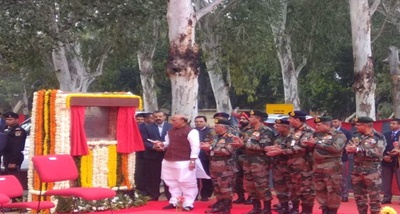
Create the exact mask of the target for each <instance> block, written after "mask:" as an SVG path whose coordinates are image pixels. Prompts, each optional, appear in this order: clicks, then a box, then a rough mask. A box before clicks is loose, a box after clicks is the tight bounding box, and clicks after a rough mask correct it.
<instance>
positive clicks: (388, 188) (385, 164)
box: [382, 118, 400, 204]
mask: <svg viewBox="0 0 400 214" xmlns="http://www.w3.org/2000/svg"><path fill="white" fill-rule="evenodd" d="M390 130H391V131H389V132H385V133H384V135H385V138H386V142H387V144H386V147H385V151H384V152H383V160H382V193H383V200H382V204H390V203H392V179H393V175H395V178H396V180H397V186H398V188H399V189H400V169H399V166H398V160H397V158H398V155H399V154H398V152H393V151H392V150H393V149H394V146H393V142H398V141H399V135H400V119H399V118H395V119H392V121H390Z"/></svg>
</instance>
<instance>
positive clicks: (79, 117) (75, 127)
mask: <svg viewBox="0 0 400 214" xmlns="http://www.w3.org/2000/svg"><path fill="white" fill-rule="evenodd" d="M84 124H85V107H83V106H72V107H71V155H72V156H82V155H87V154H89V148H88V145H87V139H86V133H85V127H84Z"/></svg>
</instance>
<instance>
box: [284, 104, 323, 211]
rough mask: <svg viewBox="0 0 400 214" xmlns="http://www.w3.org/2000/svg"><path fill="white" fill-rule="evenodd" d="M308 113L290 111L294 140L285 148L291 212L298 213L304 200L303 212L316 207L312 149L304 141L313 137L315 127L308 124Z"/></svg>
mask: <svg viewBox="0 0 400 214" xmlns="http://www.w3.org/2000/svg"><path fill="white" fill-rule="evenodd" d="M306 116H307V114H306V113H304V112H302V111H292V112H289V119H288V120H289V123H290V125H291V126H292V142H291V143H290V146H289V147H288V148H286V149H284V150H283V154H287V155H288V157H289V159H288V166H289V170H290V172H291V173H290V177H291V185H292V191H291V194H290V199H291V201H292V203H293V208H292V210H291V213H293V214H296V213H298V210H299V204H300V200H301V202H302V204H301V206H302V212H301V213H302V214H311V213H312V210H313V207H314V199H315V190H314V185H313V184H312V174H313V172H312V165H313V162H312V149H310V148H309V147H308V146H307V145H306V144H303V143H302V141H305V140H307V139H309V138H312V137H313V135H314V132H315V131H314V129H312V128H311V127H309V126H307V125H306V124H305V122H306Z"/></svg>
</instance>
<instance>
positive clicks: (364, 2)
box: [349, 0, 381, 119]
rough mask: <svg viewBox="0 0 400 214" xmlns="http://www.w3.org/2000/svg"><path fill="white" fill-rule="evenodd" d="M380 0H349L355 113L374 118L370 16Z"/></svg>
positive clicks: (373, 74)
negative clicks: (370, 0) (370, 1)
mask: <svg viewBox="0 0 400 214" xmlns="http://www.w3.org/2000/svg"><path fill="white" fill-rule="evenodd" d="M380 2H381V0H374V1H373V3H372V4H371V5H370V3H369V1H368V0H349V5H350V21H351V30H352V44H353V58H354V84H353V89H354V92H355V97H356V114H357V115H358V116H369V117H371V118H373V119H375V88H376V83H375V72H374V66H373V64H374V63H373V61H372V49H371V17H372V15H373V14H374V13H375V11H376V9H377V7H378V6H379V4H380Z"/></svg>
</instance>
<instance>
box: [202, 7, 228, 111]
mask: <svg viewBox="0 0 400 214" xmlns="http://www.w3.org/2000/svg"><path fill="white" fill-rule="evenodd" d="M206 5H207V2H206V1H205V0H196V1H195V6H196V8H202V7H205V6H206ZM226 6H227V5H223V6H221V7H219V9H216V10H215V12H214V13H208V14H207V15H205V16H204V18H202V19H201V21H200V22H199V24H198V26H199V31H200V44H201V47H202V53H203V59H204V61H205V64H206V67H207V68H206V69H207V72H208V76H209V79H210V83H211V87H212V91H213V94H214V98H215V103H216V109H217V112H232V104H231V100H230V97H229V91H230V89H231V80H230V73H229V71H227V69H224V68H223V66H222V65H221V57H222V53H221V51H222V50H221V44H220V40H221V35H220V34H219V32H218V30H216V29H217V28H219V27H222V25H223V23H221V22H222V20H223V19H224V15H225V14H226V13H228V11H226V10H225V9H226Z"/></svg>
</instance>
